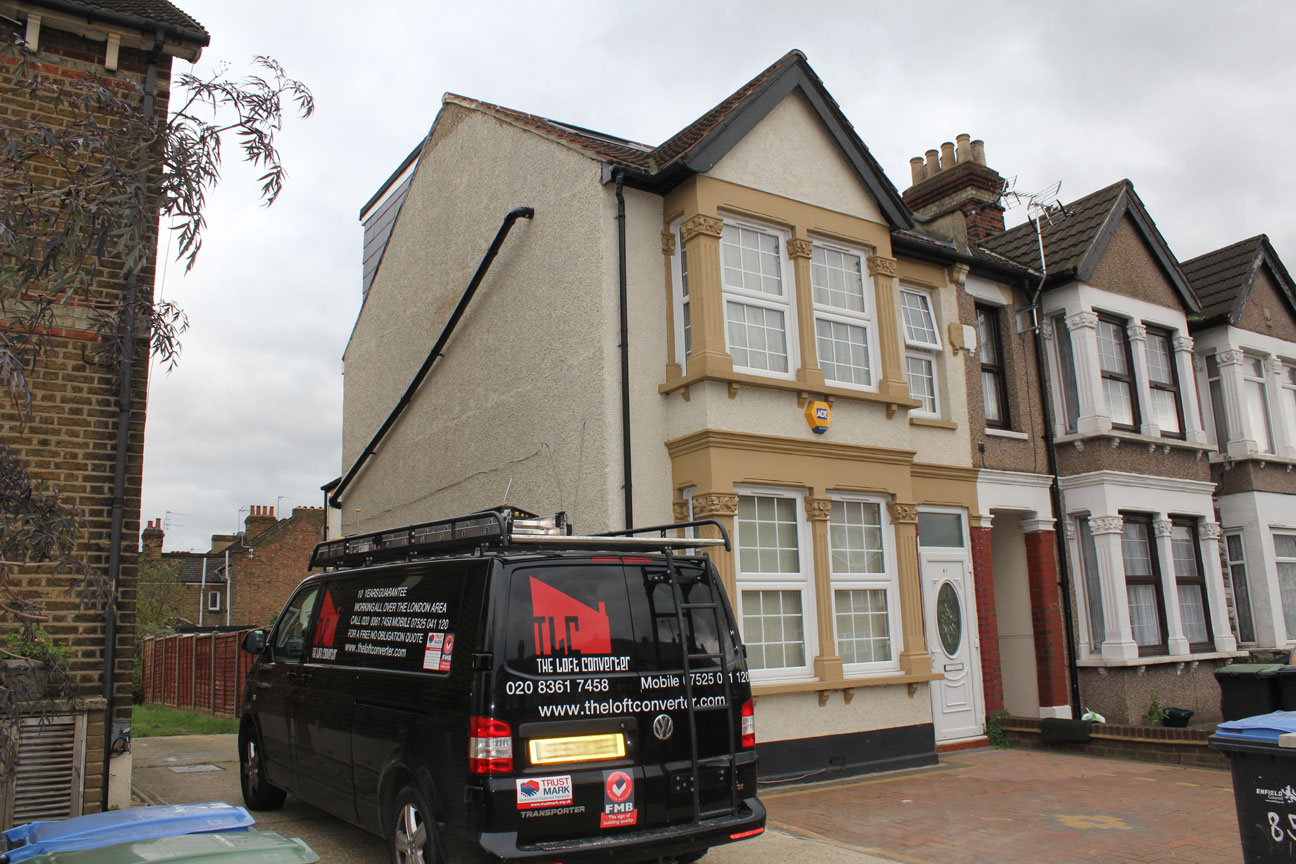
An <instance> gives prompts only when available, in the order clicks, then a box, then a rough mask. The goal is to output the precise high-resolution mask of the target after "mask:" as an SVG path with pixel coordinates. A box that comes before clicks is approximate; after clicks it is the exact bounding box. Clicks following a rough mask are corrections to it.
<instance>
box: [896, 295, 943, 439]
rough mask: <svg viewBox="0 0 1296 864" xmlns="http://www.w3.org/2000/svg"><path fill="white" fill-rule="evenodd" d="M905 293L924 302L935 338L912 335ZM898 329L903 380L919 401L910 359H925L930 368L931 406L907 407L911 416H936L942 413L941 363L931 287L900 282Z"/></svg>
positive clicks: (938, 323) (938, 330) (911, 395)
mask: <svg viewBox="0 0 1296 864" xmlns="http://www.w3.org/2000/svg"><path fill="white" fill-rule="evenodd" d="M905 295H912V296H914V297H917V298H919V299H920V300H921V301H922V302H923V305H924V306H925V307H926V312H927V315H928V317H930V318H931V324H932V334H933V340H934V341H928V340H925V339H920V338H914V337H912V336H911V335H910V327H909V322H908V320H907V318H906V316H905V305H904V298H905ZM900 331H901V335H902V336H903V337H904V343H905V349H906V350H905V369H904V372H905V383H906V384H908V385H909V396H910V398H914V399H919V401H923V400H922V397H920V396H915V395H914V391H913V383H912V379H911V373H910V369H909V361H910V360H917V361H919V362H924V363H926V364H927V365H928V368H929V369H930V370H931V388H932V395H931V402H932V407H931V408H927V407H918V408H910V409H909V414H910V416H914V417H929V418H939V417H940V416H941V407H942V406H941V398H940V371H939V368H938V367H939V365H940V364H939V363H938V362H937V358H938V357H939V356H940V353H941V351H942V350H943V347H942V344H941V338H940V321H939V320H938V319H937V318H936V304H935V303H933V302H932V294H931V292H930V291H927V290H925V289H922V288H917V287H914V286H912V285H902V286H900ZM924 405H925V403H924Z"/></svg>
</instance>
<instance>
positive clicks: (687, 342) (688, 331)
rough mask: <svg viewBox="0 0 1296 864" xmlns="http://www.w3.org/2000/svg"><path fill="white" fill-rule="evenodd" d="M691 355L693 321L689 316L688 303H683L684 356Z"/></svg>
mask: <svg viewBox="0 0 1296 864" xmlns="http://www.w3.org/2000/svg"><path fill="white" fill-rule="evenodd" d="M692 355H693V319H692V317H691V316H690V314H689V304H688V301H687V300H685V301H684V356H685V357H691V356H692Z"/></svg>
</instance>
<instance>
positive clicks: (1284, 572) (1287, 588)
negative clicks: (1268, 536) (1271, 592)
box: [1273, 531, 1296, 642]
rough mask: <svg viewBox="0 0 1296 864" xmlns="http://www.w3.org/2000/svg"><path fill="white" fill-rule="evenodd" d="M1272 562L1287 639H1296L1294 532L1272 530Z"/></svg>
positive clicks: (1295, 540) (1295, 549) (1295, 546)
mask: <svg viewBox="0 0 1296 864" xmlns="http://www.w3.org/2000/svg"><path fill="white" fill-rule="evenodd" d="M1273 544H1274V563H1275V564H1276V565H1277V570H1278V596H1279V597H1280V598H1281V599H1282V613H1283V623H1284V624H1285V625H1286V627H1287V641H1289V642H1290V641H1293V640H1296V533H1290V532H1287V531H1275V532H1273Z"/></svg>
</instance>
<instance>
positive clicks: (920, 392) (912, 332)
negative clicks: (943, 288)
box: [900, 288, 941, 417]
mask: <svg viewBox="0 0 1296 864" xmlns="http://www.w3.org/2000/svg"><path fill="white" fill-rule="evenodd" d="M900 312H901V315H902V318H903V324H904V338H905V346H906V347H907V349H908V351H907V353H906V354H905V373H906V375H907V377H908V379H909V395H910V396H912V397H913V398H915V399H917V400H918V401H919V402H920V403H922V404H921V405H919V407H917V408H914V409H912V410H911V411H910V412H909V413H910V414H917V415H920V416H925V417H938V416H940V400H939V399H938V397H937V390H938V388H937V379H936V355H937V354H938V353H939V352H940V350H941V340H940V330H939V328H938V327H937V326H936V316H935V315H933V314H932V305H931V295H929V294H927V292H925V291H920V290H918V289H916V288H903V289H901V291H900Z"/></svg>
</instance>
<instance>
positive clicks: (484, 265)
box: [325, 207, 535, 521]
mask: <svg viewBox="0 0 1296 864" xmlns="http://www.w3.org/2000/svg"><path fill="white" fill-rule="evenodd" d="M533 216H535V208H533V207H514V208H513V209H512V210H510V211H509V212H508V213H507V214H506V215H505V216H504V221H503V222H502V223H501V224H500V227H499V230H498V231H497V232H495V239H494V240H492V241H491V245H490V248H489V249H487V250H486V254H485V255H484V256H482V260H481V263H480V264H478V265H477V272H476V273H474V274H473V277H472V280H471V281H470V282H469V283H468V287H467V288H465V289H464V293H463V296H462V297H460V298H459V304H458V305H457V306H455V308H454V311H453V312H452V313H450V320H449V321H447V322H446V325H445V328H444V329H442V331H441V335H440V336H438V337H437V341H436V344H435V345H433V346H432V350H431V351H429V352H428V355H427V358H426V359H424V361H423V365H422V366H420V367H419V370H418V372H417V373H415V375H414V380H412V381H410V384H409V386H408V387H406V388H405V392H404V393H403V394H402V395H401V397H400V401H399V402H397V403H396V407H395V408H393V409H392V411H391V413H390V414H388V415H387V419H386V420H384V421H383V424H382V426H381V427H379V429H378V431H377V432H376V433H374V436H373V438H371V439H370V441H369V443H368V444H366V445H365V448H364V450H363V451H361V453H360V456H359V457H357V458H356V461H355V462H354V463H353V464H352V465H351V468H350V469H349V470H348V471H347V473H346V474H345V475H343V477H342V479H341V480H340V481H338V483H337V487H336V488H335V489H334V490H333V493H332V494H331V495H328V496H327V499H326V500H327V501H328V504H329V506H330V507H333V508H334V509H337V510H341V509H342V493H343V492H345V491H346V488H347V487H348V486H350V485H351V481H352V480H354V479H355V476H356V475H357V474H359V473H360V469H361V468H362V467H364V464H365V462H366V461H367V460H368V459H369V457H370V456H372V455H373V454H374V453H375V452H376V451H377V450H378V445H379V444H381V443H382V440H383V438H384V437H385V436H386V435H387V433H388V432H389V431H391V428H392V427H393V426H395V425H396V421H397V420H399V419H400V416H401V414H402V413H404V411H405V408H406V407H407V406H408V405H409V403H410V402H411V401H413V399H414V394H415V393H417V392H418V389H419V387H420V386H422V384H423V380H424V379H425V378H427V376H428V373H429V372H431V371H432V367H433V365H435V364H436V361H437V359H438V358H440V357H441V354H442V351H443V350H444V349H445V346H446V343H447V342H449V341H450V336H451V334H453V333H454V330H455V327H456V326H457V325H458V324H459V319H460V318H462V317H463V314H464V312H465V311H467V309H468V304H469V303H470V302H471V301H472V298H473V295H474V294H476V293H477V288H478V286H479V285H481V283H482V280H483V279H484V278H486V271H488V270H490V266H491V262H493V261H494V260H495V256H496V255H498V254H499V250H500V248H501V247H502V246H503V245H504V240H505V239H506V238H507V237H508V235H509V231H510V230H512V228H513V223H514V222H516V221H517V220H519V219H530V218H532V217H533ZM325 521H327V520H325Z"/></svg>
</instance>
